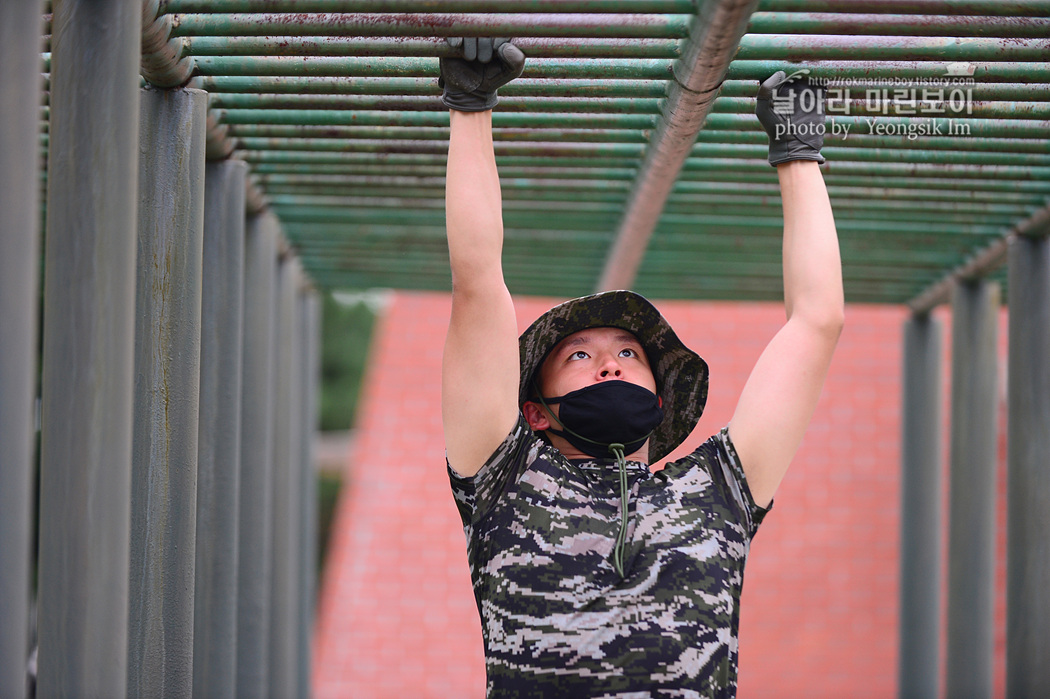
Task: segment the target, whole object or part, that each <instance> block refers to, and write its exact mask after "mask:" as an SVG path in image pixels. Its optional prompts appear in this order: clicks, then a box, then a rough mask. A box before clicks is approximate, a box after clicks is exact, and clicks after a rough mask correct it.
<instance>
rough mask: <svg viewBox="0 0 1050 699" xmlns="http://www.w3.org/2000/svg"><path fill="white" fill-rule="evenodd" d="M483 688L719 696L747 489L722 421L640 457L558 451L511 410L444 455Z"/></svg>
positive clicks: (523, 693) (739, 578) (732, 678)
mask: <svg viewBox="0 0 1050 699" xmlns="http://www.w3.org/2000/svg"><path fill="white" fill-rule="evenodd" d="M449 477H450V480H451V482H452V490H453V493H454V495H455V498H456V505H457V507H458V508H459V513H460V517H461V518H462V520H463V527H464V531H465V533H466V536H467V554H468V559H469V561H470V575H471V580H472V582H473V585H474V597H475V600H476V601H477V605H478V612H479V613H480V615H481V627H482V635H483V637H484V641H485V665H486V672H487V678H488V680H487V681H488V691H487V696H488V697H572V698H573V699H576V698H583V697H616V698H619V699H626V698H628V697H632V698H633V697H733V696H735V694H736V678H737V628H738V622H739V610H740V591H741V587H742V585H743V580H744V562H745V560H746V558H747V552H748V549H749V547H750V542H751V539H752V537H753V536H754V534H755V532H756V530H757V528H758V525H759V523H760V522H761V521H762V518H763V517H764V516H765V514H766V512H767V510H766V509H763V508H760V507H758V506H757V505H755V503H754V501H753V500H752V498H751V494H750V491H749V490H748V488H747V485H746V482H745V480H744V473H743V470H742V469H741V467H740V460H739V457H737V455H736V451H735V449H734V448H733V445H732V443H731V442H730V440H729V433H728V429H723V430H722V431H721V432H720V433H719V434H717V435H715V436H713V437H711V438H710V439H709V440H707V441H706V442H704V444H702V445H701V446H700V447H699V448H698V449H697V450H696V451H694V452H693V453H692V454H690V455H689V456H687V457H685V458H683V459H679V460H678V461H674V462H670V463H668V464H667V465H666V466H665V467H664V468H663V469H662V470H660V471H657V472H656V473H652V472H651V471H650V470H649V467H648V466H646V465H645V464H642V463H639V462H628V478H629V485H630V493H631V494H630V502H629V520H628V529H627V536H628V543H627V553H626V557H625V558H626V564H625V577H624V578H623V579H621V578H620V576H619V574H617V572H616V570H615V569H614V568H613V565H612V561H611V559H612V551H613V546H614V545H615V542H616V536H617V534H618V531H619V526H620V483H619V473H618V469H617V466H616V462H615V461H614V460H612V459H609V460H589V461H569V460H568V459H566V458H565V457H563V456H562V455H561V453H560V452H559V451H558V450H556V449H554V448H553V447H551V446H549V445H548V444H547V443H546V442H544V441H543V440H542V439H540V438H539V437H538V436H537V435H535V434H534V433H533V432H532V431H531V429H530V428H529V427H528V425H527V423H526V422H525V420H524V418H519V421H518V425H517V426H516V427H515V428H514V430H513V431H512V432H511V434H510V435H509V436H508V437H507V439H506V440H504V442H503V444H502V445H500V447H499V449H497V450H496V452H495V453H494V454H493V455H492V456H491V457H490V458H489V460H488V461H487V462H486V463H485V465H484V466H483V467H482V468H481V470H479V471H478V473H477V475H475V476H474V477H473V478H461V477H460V476H459V475H458V474H456V473H455V471H453V470H452V469H451V468H449Z"/></svg>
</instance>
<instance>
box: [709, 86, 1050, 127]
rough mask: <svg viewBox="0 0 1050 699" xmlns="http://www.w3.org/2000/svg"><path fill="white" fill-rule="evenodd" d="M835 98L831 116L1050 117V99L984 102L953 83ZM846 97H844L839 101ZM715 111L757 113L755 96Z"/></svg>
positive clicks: (849, 92)
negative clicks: (944, 85)
mask: <svg viewBox="0 0 1050 699" xmlns="http://www.w3.org/2000/svg"><path fill="white" fill-rule="evenodd" d="M832 89H834V90H836V91H837V94H838V98H837V99H836V101H831V100H829V101H828V102H826V107H825V109H826V110H827V112H828V116H829V117H830V118H832V119H834V118H836V117H837V116H839V115H840V114H841V115H842V116H859V117H869V116H876V117H878V116H902V115H910V116H917V117H926V118H938V119H945V118H956V119H1030V120H1031V119H1035V120H1047V119H1050V102H981V101H976V100H973V99H972V96H971V95H969V94H967V91H966V88H965V87H962V86H959V87H952V88H948V89H942V88H937V89H934V90H929V88H926V89H925V90H924V89H922V88H914V87H898V88H895V89H892V90H891V89H887V90H886V91H883V90H880V89H874V90H872V89H870V88H866V87H863V86H862V87H848V88H847V87H842V88H832ZM839 100H845V101H839ZM713 111H715V112H719V113H723V114H724V113H734V114H754V113H755V98H753V97H721V98H719V99H718V100H716V101H715V105H714V109H713Z"/></svg>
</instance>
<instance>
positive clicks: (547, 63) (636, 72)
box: [195, 56, 1013, 80]
mask: <svg viewBox="0 0 1050 699" xmlns="http://www.w3.org/2000/svg"><path fill="white" fill-rule="evenodd" d="M195 62H196V65H197V73H198V74H199V75H223V76H229V75H255V76H264V75H268V76H280V75H287V76H332V77H347V78H352V77H385V78H398V77H400V78H420V77H430V78H437V75H438V62H437V59H435V58H358V57H353V58H346V57H338V58H322V57H307V58H294V57H291V56H259V57H254V56H238V57H226V56H201V57H199V58H197V59H195ZM672 65H673V62H672V61H669V60H663V59H632V60H617V59H601V58H596V59H592V60H588V61H577V60H573V59H564V58H537V59H534V60H531V61H528V62H527V63H526V65H525V72H524V73H523V76H525V77H526V78H584V79H591V80H594V79H613V80H620V79H624V80H670V79H671V78H672ZM1010 65H1013V64H1010ZM774 72H775V71H774ZM767 77H768V76H767Z"/></svg>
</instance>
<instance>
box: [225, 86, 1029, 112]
mask: <svg viewBox="0 0 1050 699" xmlns="http://www.w3.org/2000/svg"><path fill="white" fill-rule="evenodd" d="M435 93H436V87H435ZM208 101H209V104H210V105H211V106H212V107H214V108H216V109H325V110H343V111H347V110H352V111H362V110H380V111H389V110H398V111H430V112H443V113H447V112H448V107H446V106H445V105H444V104H442V103H441V100H440V99H439V98H438V95H437V94H433V95H427V96H417V95H405V96H392V95H280V94H230V93H226V94H221V93H220V94H211V95H209V96H208ZM662 101H663V100H659V99H628V98H622V97H620V98H616V97H613V98H610V97H602V98H594V97H502V98H501V99H500V104H499V109H500V112H570V113H571V112H583V113H590V114H597V113H611V114H659V113H660V108H661V103H662ZM1048 109H1050V108H1048Z"/></svg>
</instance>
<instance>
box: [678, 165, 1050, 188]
mask: <svg viewBox="0 0 1050 699" xmlns="http://www.w3.org/2000/svg"><path fill="white" fill-rule="evenodd" d="M944 174H948V173H944ZM684 175H687V176H683V177H682V178H681V179H680V180H679V182H680V183H681V184H685V183H687V182H714V181H721V182H740V183H747V184H750V183H764V184H775V183H776V182H777V179H776V174H775V173H770V174H769V175H762V174H761V173H756V172H736V171H722V172H719V171H717V170H711V171H706V172H705V171H700V172H689V173H684ZM825 179H826V180H827V182H828V184H829V185H842V186H849V187H873V186H874V187H892V188H908V187H921V188H923V189H932V190H957V191H967V192H973V191H976V192H985V193H990V192H1027V193H1039V194H1050V182H1045V181H1038V180H1028V181H1016V180H1009V179H1001V180H994V179H969V178H966V179H964V178H960V177H957V176H955V175H954V174H953V176H952V177H934V176H927V177H922V178H921V179H916V177H915V176H914V175H912V174H910V173H909V174H908V176H906V177H901V176H890V175H886V174H881V173H880V174H872V173H871V172H865V173H864V174H862V175H846V174H840V173H838V172H837V171H825Z"/></svg>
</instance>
